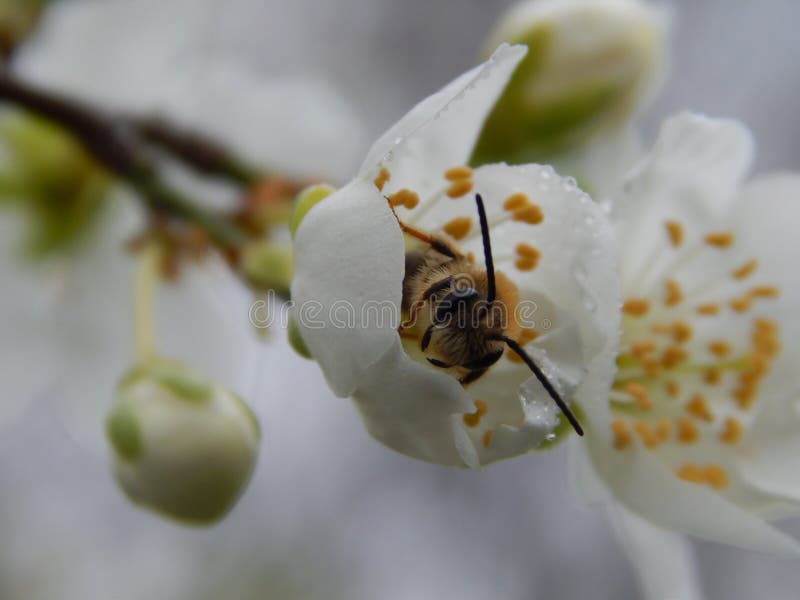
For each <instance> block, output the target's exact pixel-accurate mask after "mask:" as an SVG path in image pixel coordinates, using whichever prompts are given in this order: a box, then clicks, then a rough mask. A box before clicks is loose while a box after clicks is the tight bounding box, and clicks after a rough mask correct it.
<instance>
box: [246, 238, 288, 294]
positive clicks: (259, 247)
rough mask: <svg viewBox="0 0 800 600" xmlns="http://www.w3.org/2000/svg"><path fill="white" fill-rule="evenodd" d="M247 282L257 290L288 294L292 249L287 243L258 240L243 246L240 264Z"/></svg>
mask: <svg viewBox="0 0 800 600" xmlns="http://www.w3.org/2000/svg"><path fill="white" fill-rule="evenodd" d="M240 269H241V272H242V274H243V275H244V277H245V279H247V282H248V283H249V284H250V285H251V286H253V287H254V288H256V289H258V290H275V292H276V293H278V294H279V295H281V296H283V297H285V298H286V297H288V296H289V287H290V286H291V283H292V249H291V247H290V246H289V245H288V244H282V243H279V242H271V241H268V240H259V241H257V242H253V243H251V244H248V245H247V246H245V247H244V251H243V253H242V261H241V265H240Z"/></svg>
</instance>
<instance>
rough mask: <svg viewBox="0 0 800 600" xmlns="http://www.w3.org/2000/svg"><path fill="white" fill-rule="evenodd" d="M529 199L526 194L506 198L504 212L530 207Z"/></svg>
mask: <svg viewBox="0 0 800 600" xmlns="http://www.w3.org/2000/svg"><path fill="white" fill-rule="evenodd" d="M528 204H529V202H528V197H527V196H526V195H525V194H519V193H517V194H511V195H510V196H509V197H508V198H506V200H505V202H503V209H504V210H509V211H512V210H518V209H520V208H522V207H524V206H528Z"/></svg>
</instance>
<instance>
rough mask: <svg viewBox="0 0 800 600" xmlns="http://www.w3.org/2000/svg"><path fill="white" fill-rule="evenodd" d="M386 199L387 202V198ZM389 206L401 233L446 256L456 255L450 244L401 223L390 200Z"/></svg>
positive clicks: (453, 256) (452, 256)
mask: <svg viewBox="0 0 800 600" xmlns="http://www.w3.org/2000/svg"><path fill="white" fill-rule="evenodd" d="M386 201H387V202H389V199H388V198H387V199H386ZM389 208H391V209H392V214H394V218H395V219H397V224H398V225H399V226H400V229H401V230H402V231H403V233H405V234H406V235H410V236H411V237H413V238H417V239H418V240H419V241H420V242H423V243H425V244H428V245H429V246H430V247H431V248H433V249H434V250H436V251H437V252H438V253H439V254H444V255H445V256H446V257H448V258H455V257H456V254H455V252H453V250H452V248H450V246H448V245H447V244H445V243H444V242H443V241H441V240H439V239H437V238H435V237H434V236H432V235H431V234H429V233H425V232H424V231H420V230H419V229H415V228H414V227H411V226H410V225H406V224H405V223H403V222H402V221H401V220H400V217H398V216H397V212H395V210H394V206H392V203H391V202H389Z"/></svg>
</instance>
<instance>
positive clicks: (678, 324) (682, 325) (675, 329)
mask: <svg viewBox="0 0 800 600" xmlns="http://www.w3.org/2000/svg"><path fill="white" fill-rule="evenodd" d="M691 337H692V328H691V327H690V326H689V324H688V323H687V322H686V321H675V323H674V324H673V325H672V338H673V339H674V340H675V341H676V342H677V343H679V344H683V343H684V342H688V341H689V339H690V338H691Z"/></svg>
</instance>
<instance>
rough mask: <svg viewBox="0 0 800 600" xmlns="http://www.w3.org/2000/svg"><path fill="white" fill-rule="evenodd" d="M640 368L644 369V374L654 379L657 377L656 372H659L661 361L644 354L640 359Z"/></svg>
mask: <svg viewBox="0 0 800 600" xmlns="http://www.w3.org/2000/svg"><path fill="white" fill-rule="evenodd" d="M641 363H642V369H644V373H645V375H647V376H648V377H649V378H650V379H654V378H655V377H658V374H659V373H660V372H661V362H660V361H658V360H657V359H655V358H652V357H650V356H645V357H644V358H643V359H642V360H641Z"/></svg>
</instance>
